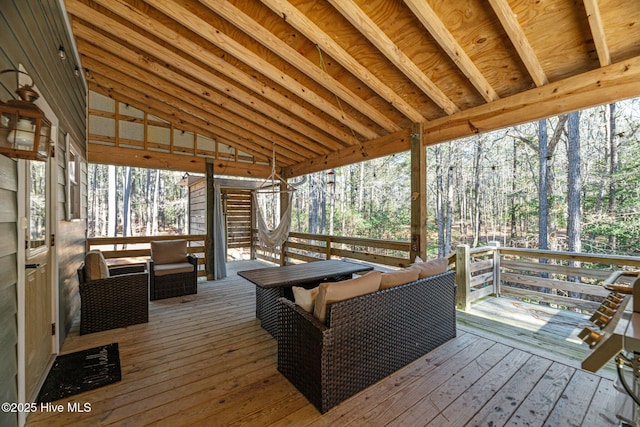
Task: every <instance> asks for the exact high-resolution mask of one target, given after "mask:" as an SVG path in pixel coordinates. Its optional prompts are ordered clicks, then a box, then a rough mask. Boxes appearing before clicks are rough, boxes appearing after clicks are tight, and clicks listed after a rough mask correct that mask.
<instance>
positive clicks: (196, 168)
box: [88, 144, 271, 178]
mask: <svg viewBox="0 0 640 427" xmlns="http://www.w3.org/2000/svg"><path fill="white" fill-rule="evenodd" d="M206 159H207V158H206V157H193V156H187V155H180V154H170V153H162V152H156V151H145V150H142V149H135V148H122V147H119V148H115V147H112V146H108V145H101V144H89V159H88V160H89V162H90V163H101V164H108V165H118V166H133V167H140V168H149V169H166V170H175V171H181V172H197V173H204V172H205V161H206ZM214 167H215V170H216V173H219V174H223V175H234V176H245V177H253V178H267V177H268V176H269V175H270V174H271V166H270V165H262V164H256V163H247V162H233V161H231V160H220V159H218V160H214Z"/></svg>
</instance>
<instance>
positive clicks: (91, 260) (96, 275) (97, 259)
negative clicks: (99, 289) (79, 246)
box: [84, 250, 109, 282]
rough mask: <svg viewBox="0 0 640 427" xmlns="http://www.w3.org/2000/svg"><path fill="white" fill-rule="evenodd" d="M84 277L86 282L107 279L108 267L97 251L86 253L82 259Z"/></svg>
mask: <svg viewBox="0 0 640 427" xmlns="http://www.w3.org/2000/svg"><path fill="white" fill-rule="evenodd" d="M84 275H85V280H86V281H87V282H91V281H94V280H99V279H106V278H107V277H109V266H108V265H107V260H106V259H104V255H103V254H102V252H100V251H99V250H93V251H89V252H87V255H85V257H84Z"/></svg>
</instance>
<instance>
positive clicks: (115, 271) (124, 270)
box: [109, 264, 147, 276]
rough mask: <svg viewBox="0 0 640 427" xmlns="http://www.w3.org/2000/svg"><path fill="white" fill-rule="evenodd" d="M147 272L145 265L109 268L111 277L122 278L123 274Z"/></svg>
mask: <svg viewBox="0 0 640 427" xmlns="http://www.w3.org/2000/svg"><path fill="white" fill-rule="evenodd" d="M146 271H147V267H146V266H145V265H144V264H130V265H115V266H113V267H109V274H110V275H111V276H120V275H122V274H132V273H144V272H146Z"/></svg>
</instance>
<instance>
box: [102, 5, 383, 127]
mask: <svg viewBox="0 0 640 427" xmlns="http://www.w3.org/2000/svg"><path fill="white" fill-rule="evenodd" d="M113 1H116V0H109V2H113ZM144 1H145V2H146V3H148V4H150V5H152V6H153V7H155V8H156V9H158V10H160V11H161V12H163V13H165V14H166V15H168V16H170V17H171V18H172V19H174V20H175V21H176V22H179V23H181V24H182V25H184V26H185V27H186V28H188V29H189V30H191V31H193V32H194V33H196V34H198V35H199V36H201V37H202V38H204V39H205V40H207V41H209V42H210V43H212V44H214V45H216V46H218V47H219V48H220V49H222V50H224V51H225V52H227V53H229V54H230V55H232V56H233V57H235V58H237V59H239V60H240V61H242V62H244V63H245V64H247V65H249V66H250V67H251V68H253V69H255V70H256V71H258V72H260V73H261V74H263V75H264V76H266V77H268V78H269V79H271V80H272V81H273V82H275V83H276V84H279V85H280V86H282V87H284V88H286V89H287V90H289V91H290V92H291V93H293V94H295V95H296V96H298V97H300V98H301V99H304V100H305V101H307V102H308V103H309V104H311V105H313V106H314V107H316V108H318V109H320V110H321V111H324V112H325V113H327V114H329V115H330V116H331V117H333V118H334V119H336V120H338V121H340V122H341V123H343V124H344V125H346V126H348V127H349V128H350V129H352V130H353V131H355V132H356V133H358V134H360V135H362V136H364V137H365V138H367V139H372V138H377V137H378V136H379V135H378V134H377V133H376V132H374V131H373V130H371V129H369V128H368V127H367V126H365V125H363V124H362V123H360V122H358V121H357V120H356V119H354V118H353V117H351V116H349V115H348V114H346V113H345V112H344V111H342V110H341V109H340V108H338V107H336V106H335V105H333V104H331V103H330V102H328V101H327V100H326V99H324V98H323V97H321V96H320V95H318V94H317V93H315V92H314V91H313V90H311V89H310V88H308V87H305V86H304V85H303V84H301V83H300V82H298V81H296V80H295V79H293V78H292V77H291V76H289V75H288V74H286V73H283V72H282V71H281V70H279V69H278V68H277V67H275V66H274V65H272V64H271V63H269V62H268V61H266V60H264V59H263V58H261V57H260V56H258V55H256V54H255V53H253V52H252V51H251V50H249V49H247V48H246V47H244V46H242V45H241V44H240V43H238V42H237V41H235V40H234V39H232V38H231V37H229V36H227V35H226V34H224V33H223V32H222V31H221V30H219V29H217V28H215V27H214V26H213V25H212V24H211V23H209V22H206V21H205V20H203V19H201V18H200V17H199V16H197V15H195V14H193V13H191V12H190V11H189V10H188V9H186V8H184V7H182V6H181V5H179V4H178V3H174V2H167V1H164V0H144ZM225 7H228V5H225ZM200 51H202V49H200Z"/></svg>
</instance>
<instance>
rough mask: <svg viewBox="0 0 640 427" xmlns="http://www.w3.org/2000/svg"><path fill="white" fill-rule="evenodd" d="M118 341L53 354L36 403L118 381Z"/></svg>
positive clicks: (119, 377) (119, 376)
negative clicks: (54, 358)
mask: <svg viewBox="0 0 640 427" xmlns="http://www.w3.org/2000/svg"><path fill="white" fill-rule="evenodd" d="M120 379H121V375H120V354H119V352H118V343H112V344H108V345H105V346H101V347H95V348H90V349H88V350H82V351H78V352H76V353H70V354H64V355H62V356H58V357H56V361H55V362H54V363H53V367H52V368H51V371H49V375H47V379H46V380H45V382H44V384H43V385H42V388H41V389H40V393H39V394H38V403H42V402H53V401H54V400H58V399H62V398H65V397H68V396H73V395H74V394H78V393H83V392H85V391H89V390H93V389H96V388H98V387H102V386H105V385H107V384H111V383H114V382H117V381H120Z"/></svg>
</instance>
